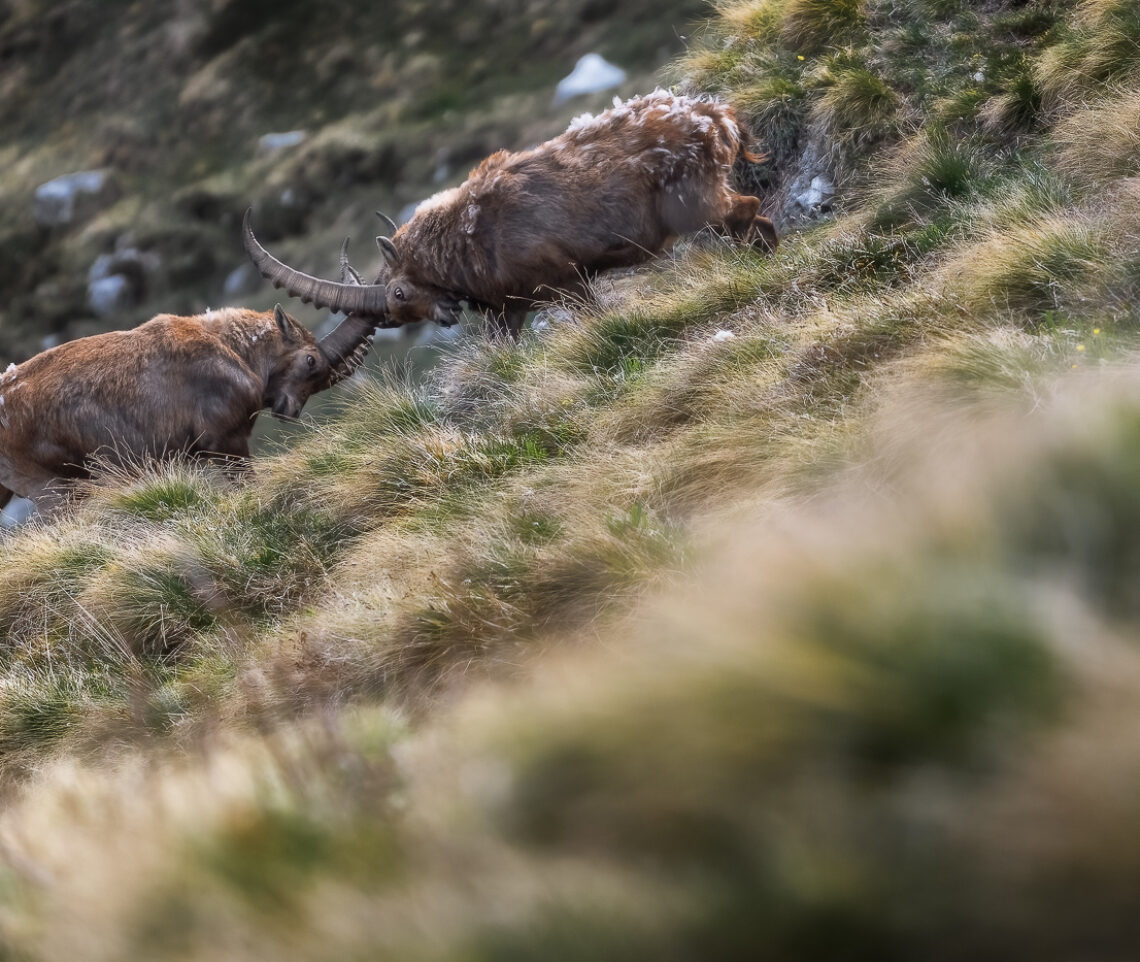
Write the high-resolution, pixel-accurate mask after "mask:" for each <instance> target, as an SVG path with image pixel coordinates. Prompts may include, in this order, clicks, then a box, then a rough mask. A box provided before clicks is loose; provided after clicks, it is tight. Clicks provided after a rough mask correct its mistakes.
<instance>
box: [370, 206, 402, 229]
mask: <svg viewBox="0 0 1140 962" xmlns="http://www.w3.org/2000/svg"><path fill="white" fill-rule="evenodd" d="M376 216H377V217H379V218H380V219H381V220H386V221H387V222H388V223H389V224H390V225H391V226H392V233H393V234H394V233H396V231H398V230H399V229H400V225H399V224H397V223H396V222H395V221H394V220H392V218H391V217H389V216H388V215H387V214H385V213H384V211H382V210H378V211H376Z"/></svg>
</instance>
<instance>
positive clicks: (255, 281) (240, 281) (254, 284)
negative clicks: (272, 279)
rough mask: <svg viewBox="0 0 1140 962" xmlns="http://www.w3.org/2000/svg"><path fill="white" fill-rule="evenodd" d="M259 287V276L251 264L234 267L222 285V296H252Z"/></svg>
mask: <svg viewBox="0 0 1140 962" xmlns="http://www.w3.org/2000/svg"><path fill="white" fill-rule="evenodd" d="M260 286H261V275H260V274H258V273H257V268H256V267H254V266H253V265H252V264H241V265H240V266H238V267H235V268H234V269H233V270H232V271H230V272H229V274H227V275H226V279H225V281H224V282H223V284H222V294H223V295H224V296H225V297H240V296H241V295H242V294H252V293H253V292H254V291H256V290H257V289H258V287H260Z"/></svg>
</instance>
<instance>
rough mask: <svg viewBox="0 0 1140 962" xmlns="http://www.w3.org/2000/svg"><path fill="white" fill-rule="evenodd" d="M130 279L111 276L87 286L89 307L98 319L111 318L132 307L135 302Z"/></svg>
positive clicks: (119, 275) (117, 275)
mask: <svg viewBox="0 0 1140 962" xmlns="http://www.w3.org/2000/svg"><path fill="white" fill-rule="evenodd" d="M134 299H135V297H134V291H133V289H132V285H131V281H130V278H128V277H127V276H126V275H125V274H111V275H110V276H108V277H101V278H99V279H98V280H96V281H92V282H91V283H90V284H88V285H87V306H88V307H89V308H90V309H91V310H92V311H93V312H94V313H95V315H96V316H97V317H109V316H110V315H112V314H117V313H119V312H120V311H123V310H125V309H126V308H128V307H130V306H131V304H132V303H133V302H134Z"/></svg>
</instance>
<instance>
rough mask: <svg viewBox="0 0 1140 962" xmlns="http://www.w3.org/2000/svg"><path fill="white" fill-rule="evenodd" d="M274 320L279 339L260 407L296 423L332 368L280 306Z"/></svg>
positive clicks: (293, 319) (308, 336)
mask: <svg viewBox="0 0 1140 962" xmlns="http://www.w3.org/2000/svg"><path fill="white" fill-rule="evenodd" d="M273 320H274V321H275V322H276V324H277V329H278V331H279V333H280V335H281V339H280V342H279V347H278V348H277V350H276V351H275V352H274V353H273V354H272V356H271V357H270V368H269V377H268V378H267V379H266V384H265V393H264V395H263V396H262V399H261V402H262V407H264V408H268V409H269V410H270V411H272V412H273V415H274V416H275V417H278V418H283V419H294V420H295V419H297V418H299V417H300V416H301V409H302V408H303V407H304V406H305V402H306V401H308V400H309V397H310V396H311V395H313V394H314V393H315V392H317V391H320V390H323V389H324V388H325V387H327V386H328V385H329V383H330V381H331V377H332V365H331V364H330V363H329V359H328V358H327V357H326V355H325V353H324V350H323V349H322V346H321V345H320V344H319V343H318V342H317V339H316V338H315V337H313V335H312V334H310V333H309V332H308V331H307V330H305V328H304V327H302V326H301V325H300V324H299V323H298V322H297V320H296V319H295V318H293V317H290V316H289V315H288V314H286V313H285V311H284V310H282V308H281V305H280V304H278V305H277V306H276V307H275V308H274V309H273ZM333 333H336V332H335V331H334V332H333Z"/></svg>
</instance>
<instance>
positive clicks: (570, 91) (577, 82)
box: [554, 53, 626, 106]
mask: <svg viewBox="0 0 1140 962" xmlns="http://www.w3.org/2000/svg"><path fill="white" fill-rule="evenodd" d="M625 78H626V73H625V71H624V70H622V69H621V67H618V66H615V65H614V64H612V63H610V62H609V61H608V60H606V59H605V58H604V57H601V56H599V55H598V54H596V53H588V54H586V55H585V56H584V57H580V58H579V60H578V62H577V63H576V64H575V65H574V69H573V70H572V71H570V73H569V74H568V75H567V76H565V77H563V78H562V79H561V80H560V81H558V86H557V87H556V88H555V90H554V104H555V106H558V105H559V104H564V103H565V102H566V101H567V100H570V99H572V98H574V97H579V96H581V95H582V94H593V93H598V92H599V91H602V90H612V89H613V88H614V87H617V86H619V85H620V84H623V83H625Z"/></svg>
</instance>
